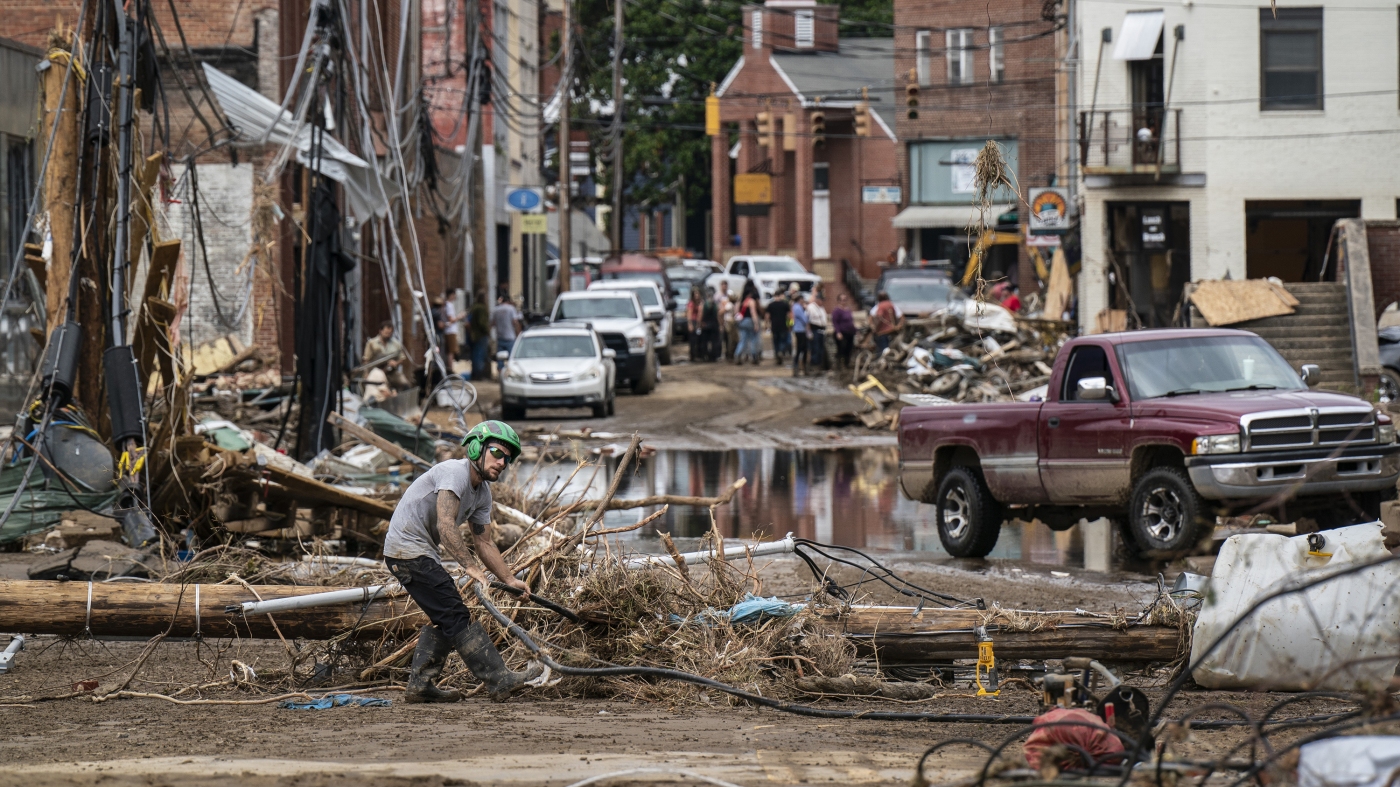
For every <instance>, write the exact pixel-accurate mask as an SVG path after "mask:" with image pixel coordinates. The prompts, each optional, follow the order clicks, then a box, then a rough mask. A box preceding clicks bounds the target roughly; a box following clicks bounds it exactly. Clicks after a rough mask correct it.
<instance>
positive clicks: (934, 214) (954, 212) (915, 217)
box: [894, 205, 1016, 230]
mask: <svg viewBox="0 0 1400 787" xmlns="http://www.w3.org/2000/svg"><path fill="white" fill-rule="evenodd" d="M1015 207H1016V206H1015V205H993V206H992V207H991V208H990V209H989V210H988V211H987V213H986V214H985V215H984V216H979V213H978V210H977V206H976V205H910V206H909V207H907V208H905V209H904V210H902V211H900V212H899V214H898V215H896V216H895V217H894V226H896V227H898V228H900V229H907V230H912V229H920V228H923V227H953V228H955V229H963V228H964V227H967V226H969V225H971V226H974V227H976V226H978V225H979V224H980V223H981V222H982V221H983V220H984V219H985V220H986V222H987V226H989V227H990V226H992V225H994V224H996V223H997V216H1000V215H1001V214H1003V213H1006V212H1007V211H1009V210H1012V209H1013V208H1015Z"/></svg>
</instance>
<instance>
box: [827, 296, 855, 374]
mask: <svg viewBox="0 0 1400 787" xmlns="http://www.w3.org/2000/svg"><path fill="white" fill-rule="evenodd" d="M850 304H851V299H850V298H848V297H847V296H846V293H844V292H843V293H840V294H838V295H837V296H836V308H834V309H832V310H831V329H832V330H833V331H835V332H836V365H837V366H838V367H839V368H841V369H849V368H851V350H852V349H853V348H854V347H855V342H856V321H855V315H853V314H851V308H850Z"/></svg>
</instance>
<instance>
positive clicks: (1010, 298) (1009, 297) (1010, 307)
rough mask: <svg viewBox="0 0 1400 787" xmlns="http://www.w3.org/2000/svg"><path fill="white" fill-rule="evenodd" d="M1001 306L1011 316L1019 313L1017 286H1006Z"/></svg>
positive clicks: (1018, 289)
mask: <svg viewBox="0 0 1400 787" xmlns="http://www.w3.org/2000/svg"><path fill="white" fill-rule="evenodd" d="M1001 306H1002V308H1003V309H1006V310H1007V311H1009V312H1011V313H1012V314H1016V313H1017V312H1019V311H1021V288H1020V286H1019V285H1016V284H1008V285H1007V286H1006V297H1004V298H1002V301H1001Z"/></svg>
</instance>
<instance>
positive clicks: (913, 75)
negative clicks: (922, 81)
mask: <svg viewBox="0 0 1400 787" xmlns="http://www.w3.org/2000/svg"><path fill="white" fill-rule="evenodd" d="M904 95H905V99H904V103H905V104H908V105H909V119H910V120H918V119H919V74H918V71H916V70H915V69H912V68H911V69H909V84H907V85H905V86H904Z"/></svg>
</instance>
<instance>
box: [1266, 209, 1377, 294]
mask: <svg viewBox="0 0 1400 787" xmlns="http://www.w3.org/2000/svg"><path fill="white" fill-rule="evenodd" d="M1360 215H1361V200H1316V199H1314V200H1252V201H1249V202H1246V203H1245V204H1244V219H1245V236H1244V256H1245V273H1246V275H1248V276H1249V278H1251V279H1262V278H1265V277H1267V276H1277V277H1278V278H1279V279H1281V280H1283V281H1335V280H1336V278H1337V272H1336V265H1335V264H1333V263H1332V262H1331V261H1330V260H1329V256H1330V257H1332V258H1335V257H1336V252H1335V250H1332V249H1331V248H1330V241H1331V238H1332V227H1333V226H1335V225H1336V223H1337V220H1338V219H1354V218H1357V217H1359V216H1360Z"/></svg>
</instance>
